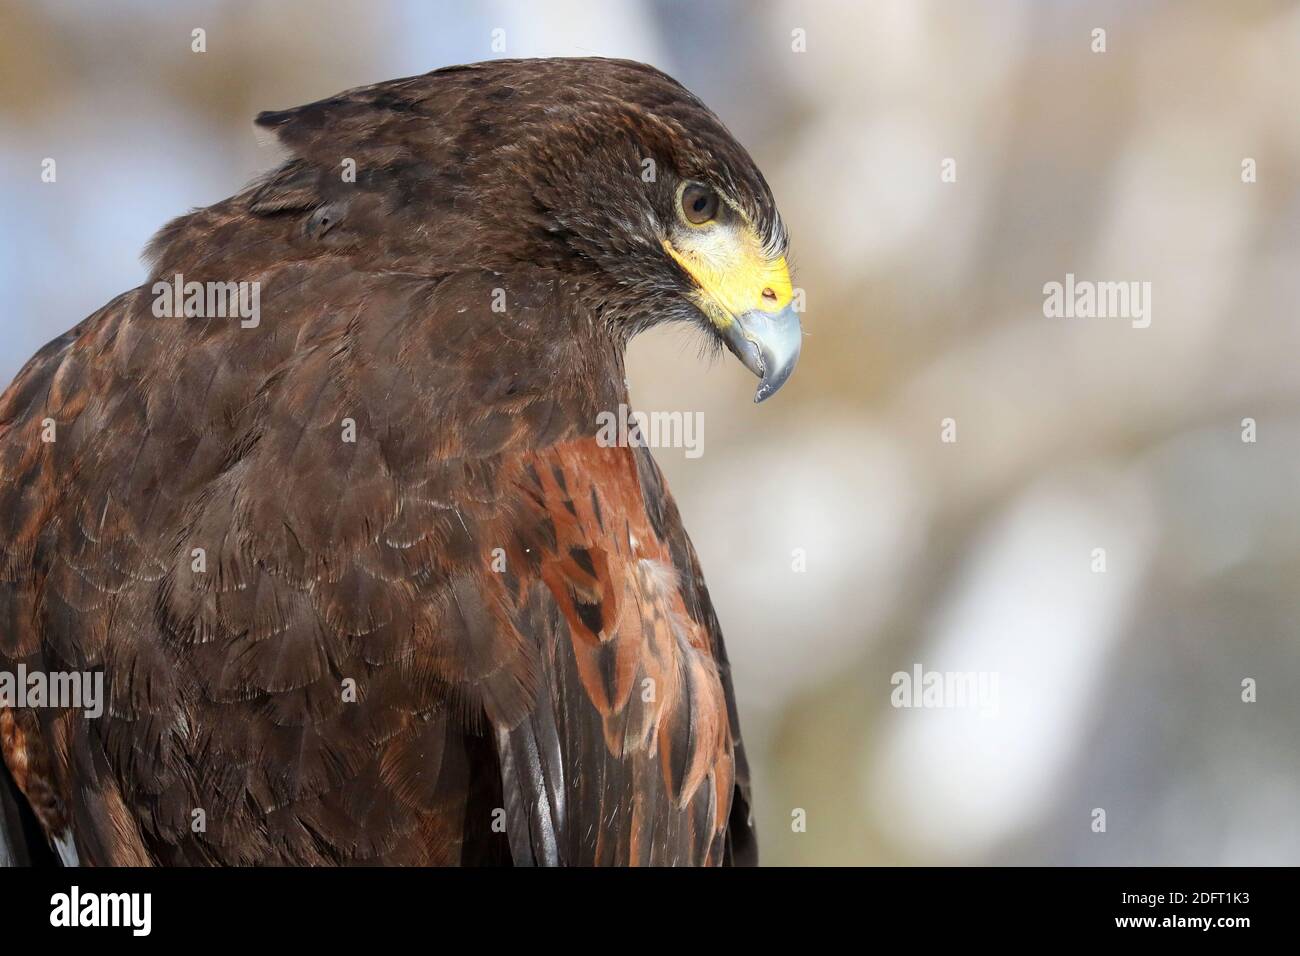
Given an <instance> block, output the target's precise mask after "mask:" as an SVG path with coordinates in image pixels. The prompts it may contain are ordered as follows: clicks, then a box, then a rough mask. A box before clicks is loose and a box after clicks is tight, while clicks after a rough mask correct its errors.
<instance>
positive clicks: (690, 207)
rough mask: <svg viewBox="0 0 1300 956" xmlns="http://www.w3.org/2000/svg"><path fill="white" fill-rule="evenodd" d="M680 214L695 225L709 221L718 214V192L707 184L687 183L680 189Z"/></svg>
mask: <svg viewBox="0 0 1300 956" xmlns="http://www.w3.org/2000/svg"><path fill="white" fill-rule="evenodd" d="M682 215H683V216H685V217H686V221H687V222H689V223H691V224H692V225H696V226H702V225H704V224H705V223H706V222H711V221H712V220H713V219H714V218H715V217H716V216H717V215H718V194H717V193H715V192H714V191H713V190H712V189H710V188H709V187H708V186H701V185H700V184H699V183H691V184H689V185H688V186H687V187H686V188H685V189H683V190H682Z"/></svg>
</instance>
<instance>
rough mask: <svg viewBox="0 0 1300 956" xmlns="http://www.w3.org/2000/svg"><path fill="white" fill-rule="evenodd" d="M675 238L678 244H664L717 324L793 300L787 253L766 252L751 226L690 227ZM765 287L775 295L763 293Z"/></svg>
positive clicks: (725, 324) (724, 324)
mask: <svg viewBox="0 0 1300 956" xmlns="http://www.w3.org/2000/svg"><path fill="white" fill-rule="evenodd" d="M674 238H675V239H676V240H677V242H676V244H674V243H673V242H670V241H669V240H667V239H665V240H664V249H665V250H666V251H667V253H668V254H669V255H670V256H672V257H673V259H674V260H676V261H677V263H678V265H680V266H681V267H682V268H683V269H685V270H686V271H687V272H688V273H689V274H690V276H691V278H693V279H694V280H695V282H696V284H697V285H699V287H700V290H701V292H702V293H703V294H702V297H701V298H702V301H701V302H700V306H701V307H702V308H703V310H704V312H705V313H706V314H707V315H708V316H709V318H710V319H712V320H713V323H714V324H715V325H717V326H718V328H721V329H725V328H727V327H728V326H729V325H731V322H732V318H733V317H734V316H737V315H740V314H741V313H742V312H748V311H750V310H751V309H757V310H759V311H761V312H779V311H781V310H782V309H784V308H785V307H786V306H787V305H789V304H790V300H791V298H792V297H793V295H794V288H793V287H792V286H791V284H790V270H789V268H788V267H787V266H786V263H785V256H779V257H777V258H776V259H768V258H767V257H766V256H764V255H763V253H762V244H761V243H760V242H759V241H758V240H757V238H756V237H755V236H754V235H753V233H752V231H751V230H750V229H749V228H748V227H747V226H743V225H738V226H735V227H731V228H728V227H719V228H714V229H701V230H699V231H695V230H692V231H691V232H690V233H689V234H685V235H683V234H678V235H677V236H675V237H674ZM764 289H767V290H770V291H771V292H772V293H774V294H775V298H766V297H764V295H763V290H764Z"/></svg>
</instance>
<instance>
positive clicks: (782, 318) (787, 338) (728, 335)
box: [722, 302, 803, 402]
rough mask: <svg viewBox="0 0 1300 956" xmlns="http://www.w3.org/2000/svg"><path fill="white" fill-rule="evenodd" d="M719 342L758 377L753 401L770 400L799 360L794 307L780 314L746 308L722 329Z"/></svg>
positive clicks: (800, 336) (790, 305) (799, 341)
mask: <svg viewBox="0 0 1300 956" xmlns="http://www.w3.org/2000/svg"><path fill="white" fill-rule="evenodd" d="M722 340H723V341H724V342H726V343H727V348H729V349H730V350H731V353H732V354H733V355H735V356H736V358H738V359H740V361H741V364H743V365H744V366H745V368H747V369H749V370H750V371H751V372H753V373H754V374H755V375H757V376H758V377H759V383H758V391H757V393H755V395H754V401H755V402H761V401H764V400H765V399H768V398H771V397H772V396H773V395H775V394H776V393H777V390H778V389H780V387H781V386H782V385H784V384H785V380H786V379H788V378H789V377H790V373H791V372H793V371H794V367H795V363H797V362H798V361H799V347H800V345H801V344H802V340H803V330H802V329H800V327H799V316H798V314H796V312H795V311H794V304H793V303H792V302H791V303H787V304H786V307H785V308H784V309H782V310H781V311H780V312H763V311H762V310H760V309H750V310H749V311H748V312H742V313H740V314H739V315H737V316H735V317H734V318H733V320H732V322H731V324H729V325H728V326H727V327H726V328H725V329H723V330H722Z"/></svg>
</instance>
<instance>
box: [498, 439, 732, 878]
mask: <svg viewBox="0 0 1300 956" xmlns="http://www.w3.org/2000/svg"><path fill="white" fill-rule="evenodd" d="M516 480H518V481H519V483H520V489H521V492H522V494H521V498H522V502H523V503H524V504H525V510H524V513H523V514H524V517H523V518H522V521H521V523H520V529H521V532H522V533H521V534H520V536H519V537H518V538H517V539H516V549H517V550H516V553H515V554H513V555H512V556H511V560H513V561H515V562H517V563H516V565H515V566H516V567H518V568H522V573H520V574H519V576H518V577H517V578H516V577H515V576H514V575H513V574H512V573H511V572H510V571H509V570H508V569H507V570H506V572H505V580H504V581H503V583H504V585H505V588H506V591H507V593H508V594H509V598H510V602H509V606H510V615H511V617H512V620H514V621H516V622H518V626H519V627H520V630H521V631H522V632H523V633H524V634H526V635H528V636H529V638H530V639H532V640H536V641H537V643H538V645H539V647H540V648H541V650H542V666H541V668H540V670H539V686H538V690H537V695H536V696H537V703H536V705H535V706H533V707H532V708H531V709H530V711H529V713H528V715H527V716H526V717H525V718H524V719H523V720H521V721H519V722H517V723H516V724H515V725H514V726H509V725H506V724H498V725H497V727H496V728H495V730H496V737H497V741H498V747H499V751H500V754H501V769H502V780H503V793H504V798H505V805H506V808H507V813H506V820H507V821H508V825H509V835H510V848H511V853H512V856H513V858H514V859H515V860H516V861H526V862H539V863H579V864H629V863H630V864H667V865H675V864H699V863H720V862H732V861H733V859H734V858H739V859H740V861H742V862H746V861H750V860H752V857H753V839H752V831H751V829H750V823H749V820H748V779H747V776H748V775H747V771H746V768H745V765H744V759H743V756H742V755H741V753H740V750H739V736H738V732H737V728H736V725H735V720H734V705H733V702H732V693H731V685H730V680H729V677H728V675H727V673H726V659H725V657H724V656H723V655H722V651H721V648H722V644H721V637H720V634H719V633H718V628H717V622H716V620H715V619H714V617H713V612H712V609H711V607H710V606H709V602H708V595H707V592H706V591H705V590H704V587H703V580H702V579H701V577H700V574H699V568H698V565H697V564H696V561H695V556H694V553H693V551H692V550H691V546H690V542H689V541H688V540H687V538H686V536H685V534H684V533H683V531H682V529H681V525H680V521H679V519H678V516H677V512H676V508H675V507H674V506H673V504H672V500H671V499H670V498H669V497H668V495H667V493H666V492H665V491H664V490H663V485H662V479H661V477H660V475H659V472H658V470H657V468H656V467H655V465H654V462H653V460H652V459H651V458H650V456H649V453H648V452H644V451H639V452H637V453H633V452H631V451H629V450H627V449H622V448H613V449H610V448H602V447H600V446H598V445H597V444H596V442H595V441H594V440H592V439H578V440H575V441H570V442H567V443H564V444H562V445H559V446H555V447H553V448H550V449H546V450H545V451H543V452H540V453H538V454H535V455H531V456H527V457H526V458H525V459H524V465H523V469H522V474H521V475H520V476H518V477H517V479H516ZM729 838H730V839H729Z"/></svg>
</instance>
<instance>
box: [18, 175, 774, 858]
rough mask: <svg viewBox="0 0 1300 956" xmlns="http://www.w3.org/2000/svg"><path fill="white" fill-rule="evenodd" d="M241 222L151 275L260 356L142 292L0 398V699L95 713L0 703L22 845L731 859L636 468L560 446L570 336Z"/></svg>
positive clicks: (669, 586)
mask: <svg viewBox="0 0 1300 956" xmlns="http://www.w3.org/2000/svg"><path fill="white" fill-rule="evenodd" d="M239 201H240V199H239V197H237V198H236V199H235V200H231V201H228V202H227V203H223V204H218V206H215V207H211V208H210V209H208V210H203V211H201V212H200V213H197V214H195V216H196V217H199V218H198V219H197V221H192V222H190V224H189V226H190V227H191V228H193V229H194V230H195V231H196V236H195V237H193V238H187V236H186V233H185V230H184V229H180V228H177V227H173V228H172V230H171V241H172V245H171V247H170V248H171V249H172V250H173V252H172V255H173V258H174V260H175V261H174V263H173V264H174V265H176V266H178V267H182V268H183V269H184V271H185V272H187V273H193V274H196V275H198V276H199V277H200V278H201V277H202V275H203V274H206V275H208V276H211V275H220V276H231V275H234V276H244V277H246V278H249V279H256V280H258V281H260V282H261V283H262V286H261V289H262V292H261V303H262V316H261V324H260V325H259V326H258V327H256V328H241V326H240V324H239V322H238V321H237V320H234V319H219V318H210V319H169V318H156V317H155V316H154V315H153V314H152V308H151V304H152V299H151V296H150V295H149V294H147V293H146V292H145V290H144V289H138V290H135V291H134V292H132V293H127V294H126V295H124V296H123V297H121V298H119V299H118V300H116V301H115V302H113V303H110V304H109V305H108V306H106V307H105V308H104V309H103V310H101V311H100V312H99V313H97V314H96V315H94V316H92V317H91V318H89V319H88V320H86V322H84V323H82V325H81V326H79V327H78V328H77V329H75V330H73V331H72V332H70V333H69V334H68V335H65V336H63V337H62V338H61V339H59V340H57V341H56V342H53V343H51V344H50V346H48V347H47V348H46V349H45V350H43V351H42V353H41V354H40V355H38V356H37V357H36V358H35V359H33V360H32V362H30V363H29V364H28V366H27V368H25V369H24V371H23V372H22V373H21V374H20V375H19V376H18V378H17V379H16V380H15V382H14V383H13V385H12V386H11V387H10V388H9V390H8V391H7V392H6V393H5V394H4V396H3V398H0V523H2V525H3V526H2V527H0V547H3V553H2V556H0V669H2V670H10V671H12V670H14V669H15V668H16V667H17V666H18V665H20V664H21V665H23V666H25V667H26V668H28V669H29V670H30V671H40V672H44V673H54V672H62V673H71V672H86V673H88V674H89V673H94V672H102V673H103V674H104V677H105V682H104V683H105V694H106V698H107V699H106V702H105V703H104V712H103V714H102V715H99V716H95V715H88V714H87V713H85V709H84V708H80V707H71V708H68V707H65V708H40V709H32V708H13V707H0V724H3V727H0V730H3V733H0V742H3V751H4V762H5V764H6V766H7V767H8V768H9V770H10V772H11V774H12V776H13V778H14V779H15V781H16V784H17V787H18V789H19V790H20V791H21V793H22V794H23V795H24V798H25V800H26V802H27V803H28V804H29V806H30V808H31V809H32V811H33V812H34V815H35V817H36V819H38V820H39V821H40V823H41V825H42V827H43V828H44V829H45V831H46V833H48V834H50V835H52V836H53V837H56V838H58V837H62V838H64V839H65V840H66V839H67V837H68V836H69V834H70V835H71V837H72V839H73V840H74V841H75V846H76V850H77V852H78V855H79V856H80V859H81V861H82V862H83V863H92V864H142V863H275V862H278V863H295V864H318V863H338V862H363V861H375V862H387V863H454V862H490V861H503V860H507V859H511V858H513V859H515V860H517V861H519V862H528V861H541V862H620V861H640V862H665V863H671V862H717V861H722V860H725V859H728V858H730V857H732V856H733V855H734V856H735V857H736V858H739V859H745V858H747V857H748V856H749V855H750V852H751V849H752V838H751V836H750V830H749V826H748V822H747V820H746V817H747V797H746V796H745V792H746V788H747V785H746V782H745V773H744V764H743V759H741V757H740V754H739V748H738V737H737V734H736V728H735V718H734V709H733V708H732V707H731V691H730V685H729V681H728V679H727V675H726V664H725V657H724V656H723V652H722V646H721V640H720V637H719V634H718V629H717V625H716V621H715V620H714V618H713V613H712V610H711V608H710V606H709V602H708V598H707V594H706V593H705V591H704V589H703V585H702V581H701V580H700V577H699V571H698V567H697V566H696V562H695V558H694V555H693V554H692V552H691V550H690V545H689V543H688V542H687V541H686V538H685V535H684V534H683V533H682V531H681V526H680V522H679V520H678V517H677V514H676V511H675V509H674V508H673V506H672V504H671V501H670V500H669V499H668V497H667V495H666V493H665V492H664V491H663V488H662V485H661V483H660V478H659V476H658V473H657V471H656V470H655V469H654V466H653V463H652V462H650V461H649V459H648V457H647V456H645V455H643V454H642V455H636V454H635V453H633V452H632V451H630V450H628V449H602V448H599V447H597V446H596V445H595V443H594V441H593V440H591V439H589V438H583V437H582V435H583V434H588V435H589V434H590V433H591V424H592V423H593V422H594V421H595V412H596V410H597V409H601V408H613V407H616V405H617V403H618V402H619V401H621V400H624V396H623V392H622V385H621V377H622V376H621V374H617V372H618V371H619V370H618V369H615V370H614V374H610V370H609V369H606V368H604V367H603V366H600V365H597V366H596V368H597V372H595V373H593V371H592V368H593V364H594V362H595V360H594V359H593V355H596V354H600V353H599V348H600V346H601V344H602V343H599V342H593V341H591V340H590V339H588V338H585V337H584V336H586V335H589V334H592V333H591V330H592V329H593V328H594V325H593V323H591V322H590V320H589V317H586V316H573V315H572V314H571V310H570V309H569V304H570V302H571V298H570V297H569V296H566V295H562V292H563V291H564V290H561V289H558V288H557V287H556V285H555V284H554V283H550V282H547V281H541V280H538V279H537V277H535V276H529V275H526V274H525V275H521V276H517V277H512V279H511V282H512V283H513V284H512V285H510V286H509V289H508V291H509V296H510V302H511V304H512V308H513V310H514V313H513V315H512V321H511V322H510V323H503V322H501V321H499V317H497V316H496V315H494V314H493V313H492V311H491V310H490V303H491V302H492V295H491V293H492V292H493V291H494V289H495V288H496V287H498V286H500V285H501V284H502V283H503V282H505V281H506V280H504V279H503V278H502V277H500V276H487V275H478V274H474V273H467V274H454V275H441V276H410V275H392V274H383V273H366V272H361V271H358V270H357V269H356V268H355V267H354V266H353V265H351V264H349V263H348V262H347V261H346V260H345V259H341V258H335V257H334V256H332V255H329V254H326V250H315V249H314V248H313V247H311V246H310V241H311V235H310V233H309V232H308V233H306V234H304V233H303V232H302V225H301V223H300V218H301V215H302V211H301V210H299V209H297V208H291V209H289V210H288V211H287V212H286V213H285V216H286V218H285V219H284V220H283V221H281V220H280V219H279V218H277V216H275V215H271V216H269V217H268V218H266V219H265V220H259V221H256V222H246V221H240V218H239V217H240V216H241V215H242V213H241V212H240V209H239V208H238V205H237V204H238V202H239ZM232 224H234V225H235V226H237V228H234V231H231V228H233V227H232ZM223 229H225V230H226V231H225V232H224V233H223V232H222V230H223ZM344 232H346V230H344ZM213 234H222V235H227V236H228V237H229V241H226V242H224V243H216V244H214V245H212V246H211V247H204V246H203V244H202V243H201V242H199V241H198V239H197V237H199V236H202V235H213ZM304 235H306V238H304ZM270 241H278V242H281V243H283V244H284V245H285V247H286V248H293V249H294V250H295V252H294V254H293V255H292V256H290V257H288V258H287V259H286V260H285V261H280V262H277V263H275V264H274V265H271V266H269V267H264V268H261V269H260V270H259V271H252V270H251V267H250V266H249V265H248V261H249V260H243V259H241V256H246V255H250V254H251V253H250V252H249V250H250V249H251V248H252V247H254V246H256V245H257V244H258V243H264V242H270ZM304 244H306V245H305V246H304ZM176 250H180V251H179V252H177V251H176ZM214 250H222V251H223V252H224V254H225V255H226V256H227V257H228V260H227V261H221V262H216V261H209V259H210V257H212V256H213V254H214ZM186 255H190V256H193V257H195V259H194V261H193V262H190V261H188V260H185V258H184V257H185V256H186ZM177 256H179V257H180V258H175V257H177ZM205 257H208V258H205ZM262 259H264V256H257V257H256V258H255V259H253V260H251V261H261V260H262ZM530 322H535V323H536V328H533V329H530V328H529V327H528V325H529V323H530ZM538 368H546V369H557V368H558V369H564V370H566V373H565V374H564V375H556V374H554V373H551V374H547V375H539V374H530V373H531V370H534V369H538ZM501 557H504V564H503V565H501V564H500V562H499V561H498V559H499V558H501ZM503 831H504V832H503Z"/></svg>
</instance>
